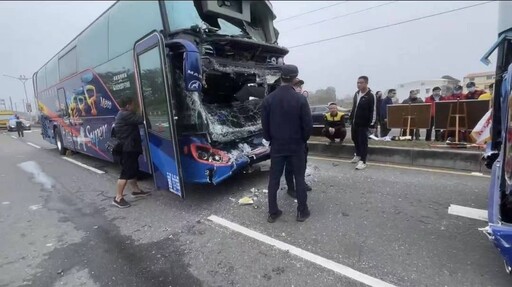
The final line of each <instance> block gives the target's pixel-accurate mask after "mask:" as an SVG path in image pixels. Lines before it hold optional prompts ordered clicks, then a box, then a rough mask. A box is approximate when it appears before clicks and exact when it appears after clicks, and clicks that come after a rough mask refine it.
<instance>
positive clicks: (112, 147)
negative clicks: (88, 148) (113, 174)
mask: <svg viewBox="0 0 512 287" xmlns="http://www.w3.org/2000/svg"><path fill="white" fill-rule="evenodd" d="M105 146H106V148H107V150H108V151H109V152H110V153H111V154H119V153H121V152H122V151H123V145H122V144H121V141H119V140H118V139H117V138H115V137H111V138H110V139H108V141H107V143H106V144H105Z"/></svg>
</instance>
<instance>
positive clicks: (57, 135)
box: [53, 127, 67, 155]
mask: <svg viewBox="0 0 512 287" xmlns="http://www.w3.org/2000/svg"><path fill="white" fill-rule="evenodd" d="M53 134H54V135H55V142H56V143H57V149H58V150H59V154H60V155H65V154H66V152H67V148H65V147H64V141H63V140H62V133H61V132H60V129H59V128H57V127H56V128H54V129H53Z"/></svg>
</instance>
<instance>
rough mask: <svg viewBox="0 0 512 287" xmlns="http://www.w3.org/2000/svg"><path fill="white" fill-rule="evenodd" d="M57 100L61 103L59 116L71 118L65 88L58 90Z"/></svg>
mask: <svg viewBox="0 0 512 287" xmlns="http://www.w3.org/2000/svg"><path fill="white" fill-rule="evenodd" d="M57 99H58V101H59V110H58V113H59V115H60V116H62V117H69V111H68V104H67V102H66V91H64V88H60V89H58V90H57Z"/></svg>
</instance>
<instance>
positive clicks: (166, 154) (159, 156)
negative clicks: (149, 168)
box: [148, 131, 182, 196]
mask: <svg viewBox="0 0 512 287" xmlns="http://www.w3.org/2000/svg"><path fill="white" fill-rule="evenodd" d="M148 137H149V150H150V153H151V155H152V159H153V168H154V170H153V176H154V177H155V182H156V184H157V186H168V188H169V191H171V192H172V193H175V194H177V195H179V196H182V190H181V185H180V180H179V177H178V174H179V173H178V169H177V162H176V154H175V153H174V149H173V143H172V142H171V140H169V139H166V138H163V137H161V136H158V135H156V134H154V133H153V132H151V131H148Z"/></svg>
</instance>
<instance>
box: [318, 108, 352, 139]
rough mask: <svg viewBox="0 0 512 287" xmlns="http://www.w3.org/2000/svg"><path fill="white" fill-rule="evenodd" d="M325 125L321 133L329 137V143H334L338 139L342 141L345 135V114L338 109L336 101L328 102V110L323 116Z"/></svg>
mask: <svg viewBox="0 0 512 287" xmlns="http://www.w3.org/2000/svg"><path fill="white" fill-rule="evenodd" d="M324 121H325V127H324V128H323V130H322V135H323V136H324V137H326V138H328V139H329V141H330V142H329V143H330V144H332V143H335V142H336V139H339V141H340V143H343V141H344V140H345V137H346V136H347V129H346V127H345V114H344V113H342V112H340V111H338V105H337V104H336V103H329V112H328V113H326V114H325V116H324Z"/></svg>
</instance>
